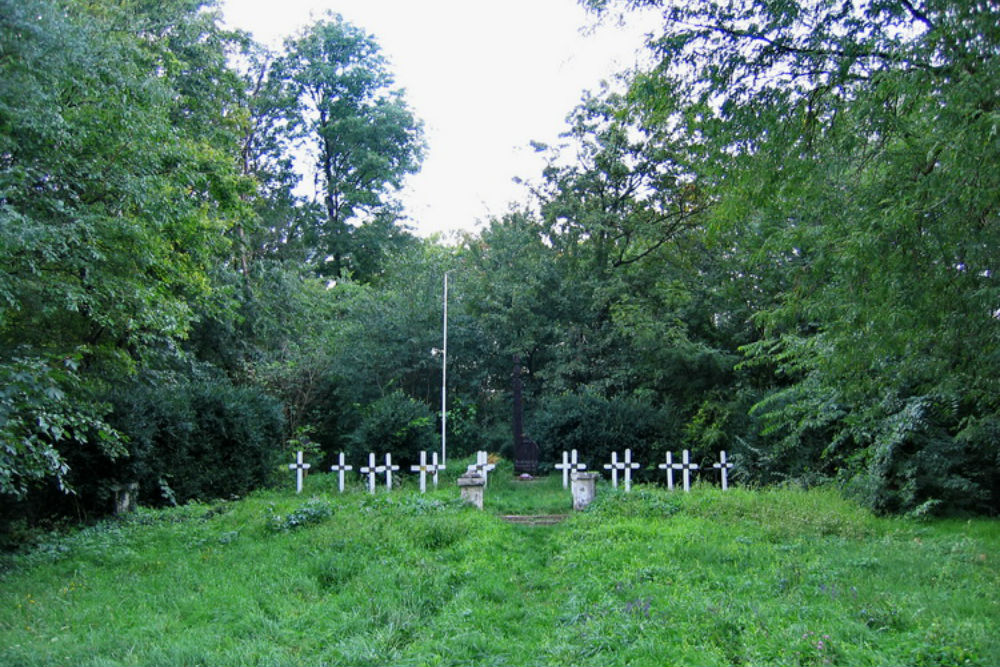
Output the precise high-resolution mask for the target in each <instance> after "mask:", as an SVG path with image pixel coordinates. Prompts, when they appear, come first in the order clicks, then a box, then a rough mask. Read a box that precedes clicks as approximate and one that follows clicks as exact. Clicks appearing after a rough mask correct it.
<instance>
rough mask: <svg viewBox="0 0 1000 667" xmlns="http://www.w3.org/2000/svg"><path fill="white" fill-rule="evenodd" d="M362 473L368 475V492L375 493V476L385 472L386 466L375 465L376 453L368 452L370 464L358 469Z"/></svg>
mask: <svg viewBox="0 0 1000 667" xmlns="http://www.w3.org/2000/svg"><path fill="white" fill-rule="evenodd" d="M358 472H360V473H361V474H362V475H368V492H369V493H375V476H376V475H378V474H380V473H383V472H385V466H377V465H375V453H374V452H368V465H366V466H361V468H360V469H359V470H358Z"/></svg>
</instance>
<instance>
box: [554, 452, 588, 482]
mask: <svg viewBox="0 0 1000 667" xmlns="http://www.w3.org/2000/svg"><path fill="white" fill-rule="evenodd" d="M562 454H563V457H562V463H557V464H556V465H555V468H556V470H562V476H563V488H564V489H565V488H568V487H569V474H570V472H573V471H576V470H580V471H583V470H586V469H587V464H586V463H578V462H577V460H576V450H575V449H574V450H573V453H572V455H567V453H566V452H563V453H562Z"/></svg>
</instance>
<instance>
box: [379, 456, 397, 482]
mask: <svg viewBox="0 0 1000 667" xmlns="http://www.w3.org/2000/svg"><path fill="white" fill-rule="evenodd" d="M382 469H383V470H384V471H385V488H387V489H390V490H391V489H392V473H393V472H394V471H396V470H399V466H394V465H392V454H386V455H385V465H384V466H382Z"/></svg>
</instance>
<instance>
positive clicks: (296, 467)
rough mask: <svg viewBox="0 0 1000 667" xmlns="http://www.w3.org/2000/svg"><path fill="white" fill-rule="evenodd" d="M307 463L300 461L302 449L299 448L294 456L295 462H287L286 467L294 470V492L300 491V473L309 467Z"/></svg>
mask: <svg viewBox="0 0 1000 667" xmlns="http://www.w3.org/2000/svg"><path fill="white" fill-rule="evenodd" d="M311 467H312V466H310V465H309V464H308V463H303V462H302V451H301V450H299V453H298V454H297V456H296V458H295V463H289V464H288V469H289V470H294V471H295V493H302V475H303V474H304V473H305V471H306V470H309V468H311Z"/></svg>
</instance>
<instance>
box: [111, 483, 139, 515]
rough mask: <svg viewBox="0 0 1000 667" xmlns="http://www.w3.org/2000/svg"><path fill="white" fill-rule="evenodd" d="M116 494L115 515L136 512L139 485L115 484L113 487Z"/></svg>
mask: <svg viewBox="0 0 1000 667" xmlns="http://www.w3.org/2000/svg"><path fill="white" fill-rule="evenodd" d="M111 490H112V491H113V492H114V494H115V514H118V515H121V514H128V513H129V512H134V511H135V507H136V501H137V500H138V496H139V483H138V482H129V483H127V484H115V485H114V486H112V487H111Z"/></svg>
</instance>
